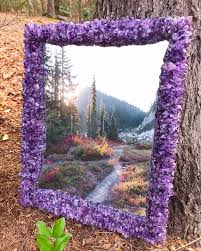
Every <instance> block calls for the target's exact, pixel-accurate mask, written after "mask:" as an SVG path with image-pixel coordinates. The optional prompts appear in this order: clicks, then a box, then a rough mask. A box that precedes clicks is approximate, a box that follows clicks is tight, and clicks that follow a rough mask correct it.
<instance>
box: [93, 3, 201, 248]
mask: <svg viewBox="0 0 201 251" xmlns="http://www.w3.org/2000/svg"><path fill="white" fill-rule="evenodd" d="M122 16H133V17H136V18H143V17H159V16H174V17H175V16H192V17H193V28H194V34H193V41H192V44H191V46H190V49H189V55H188V71H187V74H186V82H185V89H186V94H185V97H184V99H183V112H182V119H181V126H180V135H179V143H178V151H177V167H176V170H175V178H174V196H173V197H172V198H171V200H170V206H169V210H170V216H169V223H168V230H169V233H170V234H174V235H178V236H180V237H183V238H185V239H187V240H189V239H196V238H198V237H199V236H200V235H201V28H200V27H201V1H200V0H163V1H161V0H112V1H110V0H97V2H96V13H95V17H96V18H117V17H122ZM198 245H200V243H198Z"/></svg>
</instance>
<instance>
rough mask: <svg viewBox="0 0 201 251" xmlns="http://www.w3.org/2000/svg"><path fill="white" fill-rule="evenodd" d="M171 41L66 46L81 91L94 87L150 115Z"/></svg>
mask: <svg viewBox="0 0 201 251" xmlns="http://www.w3.org/2000/svg"><path fill="white" fill-rule="evenodd" d="M167 46H168V42H167V41H163V42H159V43H156V44H153V45H144V46H139V45H130V46H122V47H99V46H76V45H69V46H65V50H66V54H67V55H68V58H69V59H70V60H71V64H72V75H76V76H77V77H76V79H75V80H74V82H76V83H78V84H79V89H80V90H81V89H82V88H84V87H86V86H91V84H92V82H93V77H94V76H95V79H96V87H97V90H99V91H101V92H103V93H105V94H108V95H111V96H114V97H116V98H119V99H121V100H124V101H126V102H128V103H129V104H132V105H135V106H137V107H139V108H140V109H142V110H143V111H145V112H147V111H148V110H149V108H150V106H151V104H152V103H153V101H154V99H155V96H156V91H157V89H158V86H159V75H160V69H161V65H162V63H163V57H164V55H165V51H166V49H167Z"/></svg>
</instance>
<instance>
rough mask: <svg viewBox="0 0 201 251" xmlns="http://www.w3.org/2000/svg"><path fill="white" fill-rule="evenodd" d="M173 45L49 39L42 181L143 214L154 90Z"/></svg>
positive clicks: (46, 53) (149, 153)
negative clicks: (73, 42)
mask: <svg viewBox="0 0 201 251" xmlns="http://www.w3.org/2000/svg"><path fill="white" fill-rule="evenodd" d="M167 46H168V43H167V42H160V43H157V44H153V45H145V46H122V47H120V48H117V47H98V46H88V47H87V46H74V45H72V46H65V47H59V46H55V45H50V44H46V46H45V69H46V76H45V84H46V88H45V89H46V97H45V98H46V151H45V156H44V163H43V167H42V171H41V176H40V180H39V187H40V188H51V189H54V190H57V189H60V190H63V191H66V192H67V193H69V194H71V195H78V196H79V197H81V198H84V199H86V200H90V201H93V202H95V203H102V204H104V205H108V206H112V207H115V208H118V209H121V210H125V211H129V212H131V213H134V214H140V215H145V210H146V193H147V187H148V173H149V162H150V158H151V152H152V143H153V135H154V116H155V111H156V93H157V89H158V86H159V75H160V68H161V65H162V61H163V57H164V55H165V51H166V49H167Z"/></svg>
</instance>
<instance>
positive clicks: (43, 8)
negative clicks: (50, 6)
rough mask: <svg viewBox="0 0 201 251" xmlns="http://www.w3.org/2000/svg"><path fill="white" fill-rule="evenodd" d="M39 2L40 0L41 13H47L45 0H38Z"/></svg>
mask: <svg viewBox="0 0 201 251" xmlns="http://www.w3.org/2000/svg"><path fill="white" fill-rule="evenodd" d="M40 2H41V8H42V14H43V15H46V14H47V2H46V0H40Z"/></svg>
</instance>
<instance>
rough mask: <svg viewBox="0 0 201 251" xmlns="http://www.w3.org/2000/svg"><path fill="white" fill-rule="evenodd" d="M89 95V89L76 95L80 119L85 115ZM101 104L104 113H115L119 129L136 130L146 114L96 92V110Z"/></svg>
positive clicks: (116, 99)
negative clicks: (102, 104)
mask: <svg viewBox="0 0 201 251" xmlns="http://www.w3.org/2000/svg"><path fill="white" fill-rule="evenodd" d="M89 95H90V87H85V88H84V89H82V90H81V92H80V93H79V95H78V102H77V105H78V109H79V112H80V116H81V119H82V118H83V116H84V114H86V109H87V105H88V99H89ZM101 102H103V103H104V105H105V109H106V111H108V112H112V111H114V112H115V114H116V118H117V124H118V128H119V129H126V128H136V127H138V126H139V125H140V124H141V123H142V121H143V120H144V118H145V116H146V113H145V112H144V111H142V110H141V109H139V108H138V107H136V106H134V105H131V104H128V103H127V102H125V101H122V100H120V99H118V98H115V97H113V96H109V95H106V94H104V93H102V92H100V91H98V90H97V107H98V108H99V107H100V103H101Z"/></svg>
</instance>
